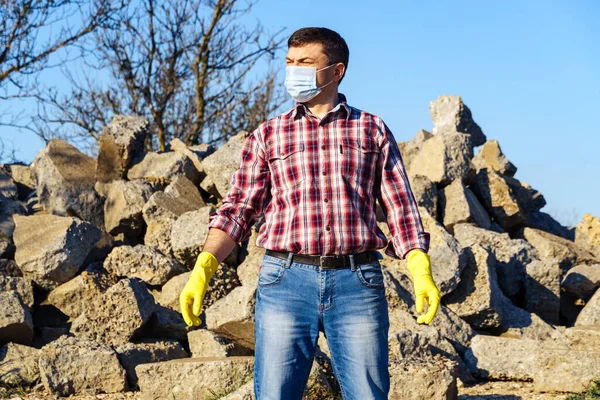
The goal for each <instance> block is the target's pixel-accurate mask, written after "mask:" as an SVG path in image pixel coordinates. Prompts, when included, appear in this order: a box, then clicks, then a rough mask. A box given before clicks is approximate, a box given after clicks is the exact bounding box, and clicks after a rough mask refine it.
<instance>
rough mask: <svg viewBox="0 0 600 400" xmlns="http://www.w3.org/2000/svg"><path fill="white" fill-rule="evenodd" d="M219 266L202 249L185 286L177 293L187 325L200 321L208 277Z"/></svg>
mask: <svg viewBox="0 0 600 400" xmlns="http://www.w3.org/2000/svg"><path fill="white" fill-rule="evenodd" d="M218 268H219V261H218V260H217V258H216V257H215V256H214V255H213V254H212V253H210V252H208V251H203V252H201V253H200V255H199V256H198V259H197V260H196V264H195V265H194V270H193V271H192V274H191V275H190V278H189V279H188V281H187V283H186V284H185V287H184V288H183V290H182V291H181V294H180V295H179V306H180V307H181V314H182V315H183V320H184V321H185V323H186V324H187V325H188V326H198V325H200V324H201V323H202V320H201V319H200V317H198V315H200V309H201V308H202V301H203V300H204V295H205V294H206V288H207V286H208V282H209V281H210V278H212V276H213V275H214V274H215V272H216V271H217V269H218Z"/></svg>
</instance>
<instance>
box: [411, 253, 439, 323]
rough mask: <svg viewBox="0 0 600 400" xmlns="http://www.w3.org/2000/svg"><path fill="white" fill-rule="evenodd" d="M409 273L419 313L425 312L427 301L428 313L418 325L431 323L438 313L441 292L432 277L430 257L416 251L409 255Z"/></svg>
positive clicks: (421, 316)
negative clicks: (424, 307)
mask: <svg viewBox="0 0 600 400" xmlns="http://www.w3.org/2000/svg"><path fill="white" fill-rule="evenodd" d="M407 267H408V271H409V272H410V274H411V275H412V281H413V285H414V288H415V296H416V298H417V300H416V302H417V304H416V305H417V313H419V314H420V313H422V312H423V306H424V305H425V301H427V304H428V307H427V313H425V314H423V315H419V316H418V317H417V323H419V324H421V323H425V324H427V325H429V323H430V322H431V321H432V320H433V317H434V316H435V314H436V313H437V310H438V308H439V306H440V298H441V296H440V291H439V290H438V288H437V287H436V286H435V283H434V282H433V277H432V276H431V261H430V260H429V255H428V254H427V253H425V252H424V251H421V250H418V249H414V250H411V251H410V252H409V253H408V258H407Z"/></svg>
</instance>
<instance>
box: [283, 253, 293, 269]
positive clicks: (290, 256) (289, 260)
mask: <svg viewBox="0 0 600 400" xmlns="http://www.w3.org/2000/svg"><path fill="white" fill-rule="evenodd" d="M293 257H294V253H292V252H291V251H290V252H289V253H288V259H287V261H286V262H285V265H284V266H285V267H286V268H289V267H290V265H292V258H293Z"/></svg>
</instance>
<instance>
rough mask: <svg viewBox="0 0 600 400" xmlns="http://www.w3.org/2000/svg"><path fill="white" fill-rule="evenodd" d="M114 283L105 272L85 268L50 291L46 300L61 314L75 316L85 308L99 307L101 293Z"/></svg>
mask: <svg viewBox="0 0 600 400" xmlns="http://www.w3.org/2000/svg"><path fill="white" fill-rule="evenodd" d="M114 283H116V282H114V280H113V279H110V278H109V277H108V276H107V275H106V274H105V273H102V272H100V271H95V270H92V269H89V270H85V271H82V272H81V274H79V275H77V276H76V277H75V278H73V279H71V280H70V281H68V282H65V283H63V284H62V285H60V286H58V287H57V288H56V289H54V290H53V291H51V292H50V294H49V295H48V302H49V303H50V304H52V305H53V306H54V307H56V308H58V309H59V310H60V311H61V312H62V313H63V314H65V315H68V316H69V317H71V318H77V317H78V316H79V315H81V314H82V313H83V311H84V310H85V309H89V310H93V309H95V308H96V307H101V306H102V301H103V300H102V295H103V293H104V292H106V290H108V288H109V287H110V286H111V285H112V284H114Z"/></svg>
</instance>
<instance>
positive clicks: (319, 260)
mask: <svg viewBox="0 0 600 400" xmlns="http://www.w3.org/2000/svg"><path fill="white" fill-rule="evenodd" d="M377 253H378V252H377V251H375V250H369V251H364V252H362V253H358V254H354V265H357V264H364V263H367V262H370V261H375V260H378V259H379V258H380V257H378V255H377ZM265 254H267V255H269V256H273V257H277V258H281V259H283V260H287V259H288V255H289V253H288V252H285V251H276V250H267V251H266V252H265ZM292 260H293V261H296V262H299V263H302V264H312V265H319V266H320V267H321V268H322V269H335V268H343V267H349V266H350V257H348V254H339V255H336V254H333V255H328V256H310V255H306V254H296V253H294V255H293V257H292Z"/></svg>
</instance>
